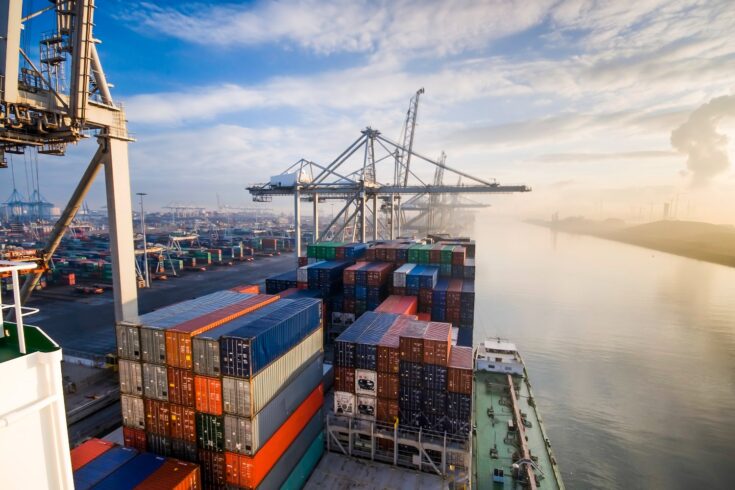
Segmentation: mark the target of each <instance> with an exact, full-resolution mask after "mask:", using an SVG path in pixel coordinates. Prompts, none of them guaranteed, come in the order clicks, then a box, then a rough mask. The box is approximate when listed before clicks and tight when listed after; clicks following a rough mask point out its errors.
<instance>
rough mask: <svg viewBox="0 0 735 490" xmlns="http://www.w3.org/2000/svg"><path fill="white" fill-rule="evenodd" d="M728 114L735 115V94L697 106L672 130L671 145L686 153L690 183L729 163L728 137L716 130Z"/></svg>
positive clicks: (699, 181) (701, 180)
mask: <svg viewBox="0 0 735 490" xmlns="http://www.w3.org/2000/svg"><path fill="white" fill-rule="evenodd" d="M727 116H735V95H724V96H722V97H716V98H714V99H712V100H711V101H709V102H708V103H706V104H704V105H702V106H700V107H698V108H697V109H696V110H695V111H694V112H692V113H691V114H690V115H689V119H687V121H686V122H685V123H684V124H682V125H681V126H679V127H678V128H676V129H675V130H673V131H672V132H671V146H673V147H674V149H676V150H678V151H679V152H680V153H685V154H687V155H688V158H687V168H688V169H689V171H690V172H691V173H692V184H693V185H704V184H707V183H708V182H709V180H710V179H711V178H712V177H714V176H715V175H717V174H720V173H722V172H724V171H726V170H727V169H728V168H729V167H730V157H729V155H728V153H727V143H728V138H727V136H726V135H724V134H722V133H718V132H717V125H718V124H719V122H720V121H721V120H722V119H723V118H724V117H727Z"/></svg>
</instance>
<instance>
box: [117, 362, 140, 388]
mask: <svg viewBox="0 0 735 490" xmlns="http://www.w3.org/2000/svg"><path fill="white" fill-rule="evenodd" d="M117 367H118V374H119V375H120V393H122V394H124V395H137V396H143V365H142V364H141V363H139V362H137V361H128V360H127V359H119V360H118V364H117Z"/></svg>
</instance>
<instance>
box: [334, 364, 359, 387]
mask: <svg viewBox="0 0 735 490" xmlns="http://www.w3.org/2000/svg"><path fill="white" fill-rule="evenodd" d="M334 390H335V391H348V392H350V393H354V392H355V368H351V367H343V366H335V367H334Z"/></svg>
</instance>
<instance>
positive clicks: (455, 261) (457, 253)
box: [452, 247, 466, 265]
mask: <svg viewBox="0 0 735 490" xmlns="http://www.w3.org/2000/svg"><path fill="white" fill-rule="evenodd" d="M465 254H466V249H465V248H464V247H454V250H452V265H464V259H465Z"/></svg>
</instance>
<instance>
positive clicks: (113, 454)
mask: <svg viewBox="0 0 735 490" xmlns="http://www.w3.org/2000/svg"><path fill="white" fill-rule="evenodd" d="M137 455H138V451H136V450H135V449H131V448H127V447H114V448H112V449H110V450H109V451H106V452H104V453H102V454H100V455H99V456H97V457H96V458H95V459H93V460H92V461H90V462H88V463H87V464H85V465H84V466H82V467H81V468H79V469H78V470H77V471H75V472H74V488H75V489H76V490H86V489H88V488H92V487H93V486H94V485H96V484H97V483H99V482H100V481H102V480H103V479H104V478H106V477H107V476H108V475H109V474H110V473H112V472H113V471H115V470H116V469H118V468H119V467H121V466H122V465H124V464H125V463H127V462H128V461H130V460H131V459H133V458H134V457H136V456H137Z"/></svg>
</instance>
